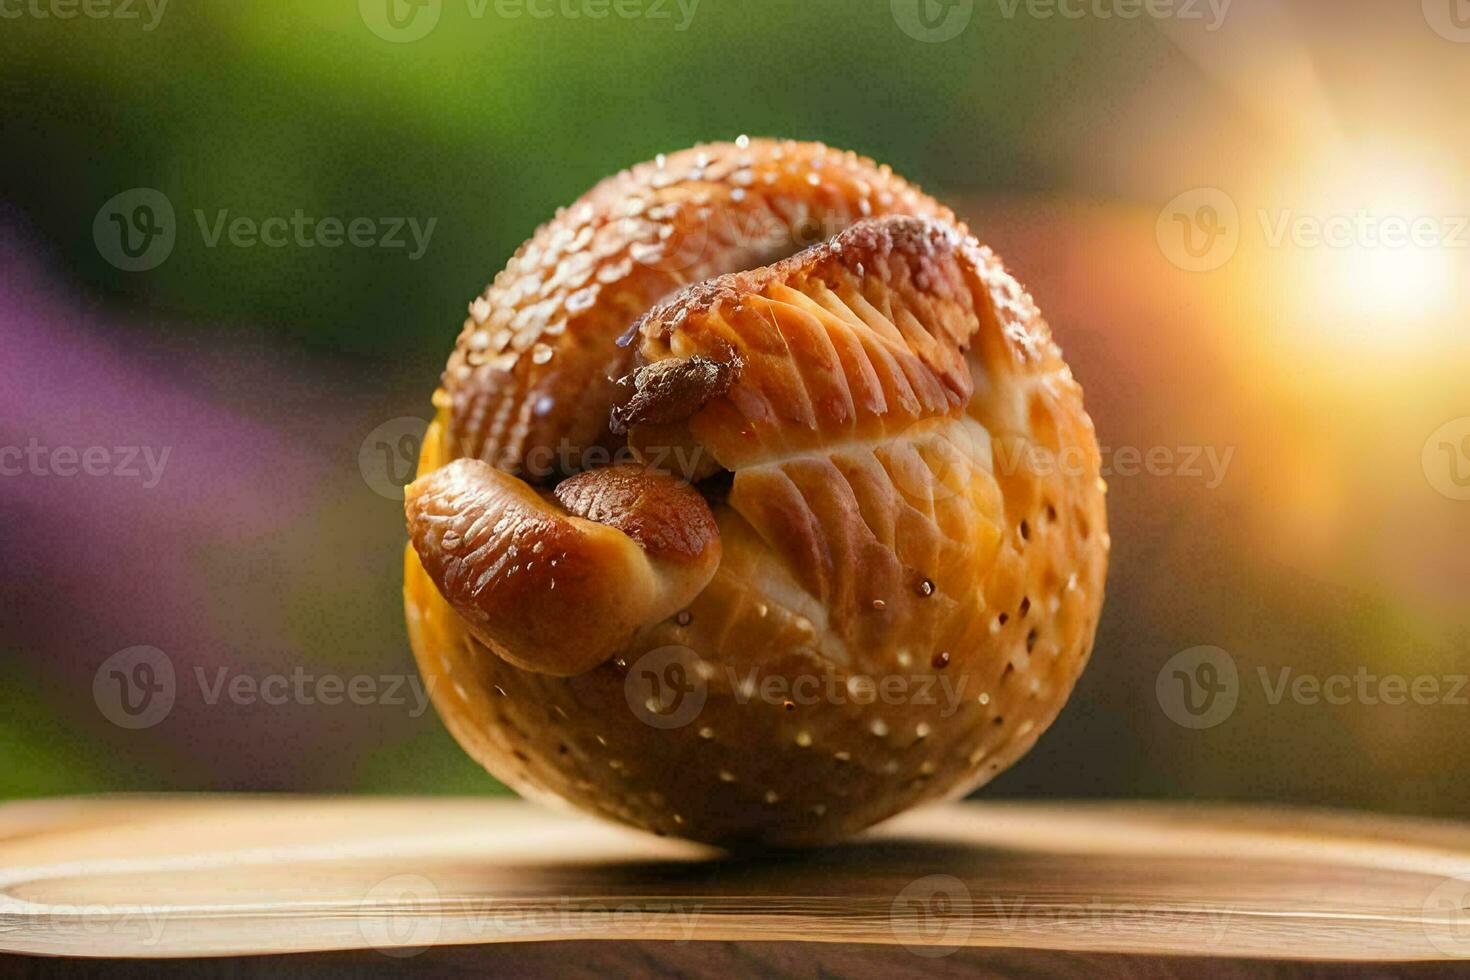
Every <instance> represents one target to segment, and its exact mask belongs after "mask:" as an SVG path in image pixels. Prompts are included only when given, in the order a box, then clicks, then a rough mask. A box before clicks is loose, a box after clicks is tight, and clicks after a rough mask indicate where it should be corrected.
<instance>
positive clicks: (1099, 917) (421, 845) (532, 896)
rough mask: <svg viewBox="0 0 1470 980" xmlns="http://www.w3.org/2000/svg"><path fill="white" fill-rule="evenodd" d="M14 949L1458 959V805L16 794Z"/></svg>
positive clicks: (191, 960)
mask: <svg viewBox="0 0 1470 980" xmlns="http://www.w3.org/2000/svg"><path fill="white" fill-rule="evenodd" d="M1461 876H1463V877H1461ZM0 953H4V954H12V956H14V957H15V958H12V959H9V960H5V961H0V970H3V968H4V967H7V966H8V967H14V968H17V969H19V970H21V971H24V972H27V973H29V974H32V975H37V976H41V975H53V974H54V973H56V972H67V973H73V972H75V971H76V970H77V969H79V968H86V967H89V968H91V969H97V968H98V967H99V966H101V965H102V964H101V963H100V962H98V961H94V962H92V963H90V964H87V963H80V962H78V961H75V960H55V959H36V958H33V957H50V956H67V957H72V956H81V957H91V958H102V959H106V960H111V961H112V962H111V963H109V964H107V966H108V967H109V969H110V970H111V971H112V972H118V971H119V970H120V969H121V970H122V972H123V973H124V974H125V975H126V974H128V973H130V972H137V973H139V974H142V973H146V974H147V975H150V976H152V975H157V974H158V973H159V972H165V971H167V972H172V971H173V970H180V971H184V970H187V971H190V972H195V971H198V970H199V969H207V968H209V967H211V966H212V967H214V968H216V969H221V968H223V966H224V964H227V963H228V964H232V965H231V966H230V969H229V973H230V975H245V974H253V973H254V972H261V973H279V972H281V971H282V970H287V971H288V972H289V971H292V970H295V971H299V972H302V973H309V974H312V975H324V976H329V975H339V974H341V975H347V974H356V973H360V972H362V971H363V970H364V969H368V970H372V968H374V967H376V968H378V969H388V968H398V967H405V966H407V967H419V968H421V969H428V970H432V971H434V972H444V971H450V972H459V971H465V972H480V971H482V970H491V971H494V972H496V973H503V974H506V975H540V974H543V973H560V974H564V975H571V976H581V975H585V976H593V975H602V974H607V973H608V972H609V971H616V972H619V973H628V972H632V973H637V972H664V973H670V974H674V975H680V976H684V975H688V976H699V975H710V976H714V975H720V976H725V975H729V974H731V973H732V972H749V971H758V972H761V973H766V974H772V975H780V976H787V975H789V976H815V975H819V974H844V975H852V974H874V973H881V974H884V975H885V976H890V977H901V976H910V975H913V976H918V975H928V976H946V975H952V974H959V973H965V974H967V975H975V974H976V973H977V972H978V973H979V974H980V975H994V976H1022V975H1025V976H1071V975H1077V976H1081V975H1094V976H1095V975H1098V974H1099V973H1102V974H1103V975H1127V976H1161V977H1162V976H1182V975H1186V974H1189V975H1194V974H1198V973H1200V972H1201V971H1204V972H1205V973H1206V974H1207V975H1210V976H1247V975H1278V976H1329V975H1330V976H1338V975H1361V976H1400V975H1414V976H1420V975H1435V976H1439V975H1443V976H1452V975H1470V828H1467V827H1465V826H1460V825H1456V824H1449V823H1443V822H1434V821H1422V820H1409V819H1391V818H1384V817H1369V816H1356V815H1344V814H1335V813H1324V812H1317V811H1299V810H1284V809H1281V810H1278V809H1248V808H1236V807H1223V806H1198V807H1193V806H1177V805H1162V804H1140V803H1131V804H1105V803H1104V804H1098V803H1090V804H1070V805H1042V804H1014V803H983V804H981V803H967V804H957V805H949V806H942V807H933V808H929V809H924V810H919V811H915V812H913V813H910V814H907V815H905V816H903V817H900V818H898V819H896V820H894V821H891V822H890V823H888V824H886V825H884V826H883V827H881V828H880V829H878V830H877V831H874V832H872V833H870V834H869V835H867V836H866V837H864V838H861V839H859V840H856V841H853V842H850V843H848V844H845V845H841V846H838V847H834V848H830V849H827V850H823V851H818V852H812V853H804V854H789V855H766V856H760V857H744V858H738V857H732V856H728V855H722V854H719V853H717V852H713V851H710V850H707V849H703V848H700V847H697V846H694V845H689V844H686V843H682V842H679V841H673V840H666V839H660V838H654V837H649V836H645V835H641V834H637V833H633V832H630V831H626V830H622V829H620V828H617V827H613V826H610V825H607V824H603V823H599V822H596V821H592V820H589V819H587V818H583V817H579V816H572V815H566V814H563V813H560V812H555V811H549V810H544V809H540V808H538V807H534V806H532V805H531V804H528V803H521V802H513V801H503V800H457V799H417V800H383V799H361V798H357V799H311V798H279V797H259V796H252V797H219V796H201V797H182V798H180V797H174V798H160V797H141V798H138V797H120V798H102V799H82V800H60V801H40V802H28V803H13V804H8V805H6V806H4V807H0ZM286 954H311V955H286ZM206 957H208V958H211V959H202V958H206ZM221 957H228V958H231V959H219V958H221ZM242 957H244V959H242ZM142 958H147V960H148V961H147V962H145V961H144V960H143V959H142ZM155 958H170V959H171V960H172V963H170V964H164V963H160V962H157V961H156V959H155ZM121 960H129V961H132V963H131V966H129V965H128V964H126V963H119V962H118V961H121Z"/></svg>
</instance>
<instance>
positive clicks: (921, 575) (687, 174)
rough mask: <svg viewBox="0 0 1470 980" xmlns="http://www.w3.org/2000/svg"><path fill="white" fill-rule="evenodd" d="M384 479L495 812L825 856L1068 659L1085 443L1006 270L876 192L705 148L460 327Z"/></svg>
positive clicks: (1097, 581) (1060, 676) (1087, 554)
mask: <svg viewBox="0 0 1470 980" xmlns="http://www.w3.org/2000/svg"><path fill="white" fill-rule="evenodd" d="M436 404H437V406H438V408H439V412H438V416H437V418H436V419H435V421H434V423H433V424H432V425H431V427H430V431H429V434H428V436H427V437H426V440H425V446H424V452H423V458H422V460H421V463H420V479H419V480H418V481H416V482H415V483H414V484H413V485H412V486H410V488H409V491H408V501H407V509H408V518H409V531H410V545H409V548H408V549H407V551H406V554H405V566H406V567H405V572H406V584H405V598H406V606H407V612H408V622H409V632H410V637H411V640H412V642H413V646H414V651H415V654H416V655H417V658H418V660H419V664H420V667H421V669H422V671H423V672H424V674H425V676H426V678H427V680H428V681H429V682H430V684H431V688H430V689H431V691H432V693H433V696H434V700H435V703H436V705H437V706H438V708H439V711H440V713H441V715H442V716H443V717H444V719H445V721H446V723H447V724H448V725H449V727H450V729H451V730H452V731H453V733H454V734H455V736H456V737H457V738H458V739H459V741H460V742H461V744H463V745H464V746H465V748H466V749H467V750H468V751H469V752H470V754H471V755H472V756H474V757H475V758H476V759H478V760H479V761H480V762H481V763H483V764H484V765H485V766H486V767H487V768H488V769H489V770H490V771H491V772H492V773H494V774H495V775H496V776H498V777H499V778H501V779H502V780H504V781H505V782H507V783H508V784H510V785H511V786H512V787H514V788H516V789H517V790H519V791H521V792H523V793H525V794H528V795H533V796H538V797H550V798H556V799H560V800H565V801H569V802H571V803H573V804H575V805H577V806H580V807H582V808H584V809H588V810H592V811H594V812H598V813H601V814H603V815H605V816H607V817H609V818H612V819H616V820H620V821H623V822H626V823H629V824H632V825H634V826H638V827H642V828H644V829H647V830H650V831H653V832H655V833H665V834H675V835H680V836H686V837H691V838H695V839H699V840H705V841H712V842H718V843H726V844H734V845H742V844H765V845H806V844H815V843H821V842H825V841H830V840H834V839H838V838H841V837H843V836H846V835H848V834H851V833H853V832H856V831H858V830H861V829H862V828H864V827H866V826H869V825H871V824H873V823H875V822H877V821H879V820H881V819H883V818H884V817H887V816H890V815H892V814H894V813H896V812H898V811H900V810H902V809H904V808H906V807H908V806H911V805H913V804H916V803H918V802H921V801H923V800H926V799H931V798H936V797H945V796H954V795H958V794H962V793H964V792H967V791H968V790H970V789H972V788H974V787H976V786H978V785H980V784H981V783H983V782H985V781H986V780H988V779H989V778H991V777H992V776H993V775H994V774H995V773H997V772H999V771H1000V770H1002V769H1004V768H1005V767H1006V766H1008V765H1010V764H1011V763H1012V762H1013V761H1014V760H1015V759H1016V758H1018V757H1019V756H1020V755H1021V754H1023V753H1024V752H1025V751H1026V750H1027V749H1028V748H1029V747H1030V746H1031V744H1032V743H1033V742H1034V741H1035V739H1036V738H1037V737H1038V736H1039V735H1040V733H1041V732H1042V731H1043V730H1044V729H1045V728H1046V726H1047V725H1048V724H1050V722H1051V721H1052V720H1053V718H1055V716H1056V714H1057V712H1058V711H1059V710H1060V709H1061V707H1062V705H1063V704H1064V703H1065V701H1066V698H1067V696H1068V694H1069V693H1070V691H1071V689H1072V686H1073V684H1074V682H1075V680H1076V678H1077V676H1078V674H1079V673H1080V672H1081V670H1082V668H1083V666H1084V665H1085V663H1086V661H1087V659H1088V656H1089V654H1090V652H1091V644H1092V639H1093V635H1094V633H1095V630H1096V627H1097V619H1098V614H1099V611H1100V608H1101V605H1102V595H1103V584H1104V578H1105V575H1106V566H1107V551H1108V535H1107V524H1106V514H1105V508H1104V492H1105V490H1104V487H1103V484H1102V481H1101V479H1100V476H1099V465H1100V464H1099V455H1098V449H1097V445H1096V440H1095V437H1094V434H1093V430H1092V424H1091V421H1090V420H1089V418H1088V416H1087V414H1086V412H1085V411H1084V409H1083V406H1082V395H1081V389H1080V387H1079V386H1078V384H1077V383H1076V381H1075V380H1074V379H1073V378H1072V375H1071V373H1070V371H1069V370H1068V368H1067V366H1066V364H1065V362H1064V361H1063V360H1062V357H1061V354H1060V352H1059V351H1058V349H1057V347H1056V345H1055V344H1054V342H1053V340H1052V337H1051V334H1050V331H1049V329H1048V327H1047V325H1046V323H1045V322H1044V321H1043V319H1042V318H1041V315H1040V313H1039V312H1038V311H1037V309H1036V306H1035V305H1034V303H1033V302H1032V300H1031V297H1030V296H1029V295H1028V294H1027V293H1026V292H1025V291H1024V290H1023V289H1022V288H1021V287H1020V286H1019V285H1018V284H1017V283H1016V282H1015V280H1014V279H1013V278H1011V277H1010V275H1008V274H1007V273H1006V271H1005V270H1004V268H1003V267H1002V266H1001V264H1000V262H999V260H998V259H997V258H996V257H995V256H994V255H993V254H992V253H991V252H990V251H989V250H988V249H986V248H984V247H983V246H981V245H980V244H979V243H978V242H977V241H976V240H975V239H974V238H973V237H971V236H970V234H969V232H968V230H967V229H966V228H965V227H964V226H963V225H962V224H960V223H959V222H958V221H957V220H956V219H955V218H954V216H953V215H952V214H951V213H950V212H949V211H948V210H946V209H945V208H944V207H943V206H942V205H940V204H938V203H936V202H935V201H933V200H932V199H930V198H928V197H927V196H925V195H924V194H922V193H921V192H920V191H918V190H917V189H915V188H914V187H912V186H911V185H909V184H907V183H906V182H904V181H903V180H902V179H901V178H899V177H896V176H895V175H894V174H893V173H892V172H891V171H889V170H888V169H887V168H883V167H878V166H876V165H875V164H873V163H872V162H871V161H868V160H865V159H862V158H859V157H857V156H855V155H853V154H850V153H841V152H838V151H834V150H831V149H828V148H826V147H822V146H819V145H816V144H803V143H792V142H775V141H766V140H744V139H742V140H741V141H739V142H737V143H734V144H720V145H713V146H705V147H696V148H694V149H692V150H688V151H684V152H682V153H678V154H674V155H671V156H669V157H661V158H659V159H658V160H657V161H653V162H651V163H648V164H644V165H641V166H639V167H635V168H633V169H632V170H630V171H627V172H625V173H623V174H620V175H619V176H617V177H614V178H611V179H609V180H607V181H604V182H603V183H602V184H600V185H598V186H597V187H596V188H594V189H593V190H592V191H590V192H589V193H588V194H587V195H586V196H585V197H584V198H583V199H582V200H581V201H579V202H578V203H577V204H575V205H573V206H572V208H570V209H568V210H566V211H563V212H561V213H560V214H559V215H558V217H557V219H556V220H555V221H553V222H552V223H550V224H549V225H547V226H545V227H543V228H542V229H541V230H540V231H539V232H537V234H536V235H535V237H533V238H532V240H531V241H530V242H528V243H527V244H526V245H525V246H523V247H522V249H521V250H520V251H519V252H518V253H517V255H516V257H515V258H514V259H512V260H511V262H510V264H509V265H508V266H507V268H506V270H505V271H504V272H503V273H501V275H500V276H498V277H497V278H496V280H495V283H494V284H493V285H492V286H491V287H490V289H489V290H487V292H486V293H485V294H484V295H483V296H481V297H480V298H479V299H477V300H476V301H475V302H474V303H473V304H472V305H471V308H470V318H469V320H468V321H467V323H466V325H465V329H464V331H463V332H462V334H461V336H460V340H459V344H458V347H457V349H456V350H455V352H454V354H453V356H452V357H451V359H450V362H449V366H448V368H447V369H446V372H445V375H444V379H443V385H442V387H441V390H440V392H439V393H438V394H437V395H436Z"/></svg>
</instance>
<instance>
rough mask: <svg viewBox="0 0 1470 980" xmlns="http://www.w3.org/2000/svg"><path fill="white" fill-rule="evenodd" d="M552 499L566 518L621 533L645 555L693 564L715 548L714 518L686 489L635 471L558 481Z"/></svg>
mask: <svg viewBox="0 0 1470 980" xmlns="http://www.w3.org/2000/svg"><path fill="white" fill-rule="evenodd" d="M556 499H557V500H559V501H561V505H562V506H563V507H565V508H566V509H567V510H568V511H569V512H570V513H573V514H575V515H577V516H578V517H585V518H586V519H587V520H589V521H596V522H597V523H599V524H605V525H607V526H608V527H610V528H614V529H615V530H618V531H621V532H622V533H624V534H626V535H627V536H628V537H630V538H632V539H633V540H634V541H636V542H638V544H640V545H641V546H642V547H643V550H644V551H646V552H648V554H650V555H652V556H654V557H657V558H668V559H672V560H680V559H682V560H686V561H687V560H693V559H698V558H700V557H701V556H703V555H705V553H706V552H707V551H708V549H710V548H711V547H714V546H717V543H718V539H719V535H720V532H719V528H717V527H716V526H715V518H714V515H713V514H711V513H710V509H709V504H707V503H705V500H704V498H703V497H701V496H700V495H699V492H698V491H696V490H695V489H694V488H693V487H691V486H689V484H687V483H685V482H683V481H682V480H679V479H676V478H675V477H673V476H670V475H668V474H665V473H658V472H653V471H649V470H647V469H645V468H644V467H641V466H631V465H629V466H609V467H606V468H604V469H599V470H588V471H587V472H585V473H579V474H578V475H576V476H574V477H571V478H569V479H566V480H563V481H562V482H561V483H560V484H558V485H557V488H556Z"/></svg>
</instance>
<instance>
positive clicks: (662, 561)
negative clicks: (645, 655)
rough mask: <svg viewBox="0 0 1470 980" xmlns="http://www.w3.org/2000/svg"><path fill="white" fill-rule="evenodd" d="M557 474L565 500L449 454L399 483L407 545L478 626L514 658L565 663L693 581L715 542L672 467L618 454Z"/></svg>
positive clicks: (593, 662) (499, 651)
mask: <svg viewBox="0 0 1470 980" xmlns="http://www.w3.org/2000/svg"><path fill="white" fill-rule="evenodd" d="M574 481H575V482H574ZM567 484H573V485H572V486H567ZM563 487H566V489H565V490H564V491H563V490H561V488H558V490H559V493H558V496H559V497H561V499H562V501H563V502H564V503H566V504H567V505H568V511H570V513H568V512H567V511H563V510H562V509H561V508H560V507H559V506H557V505H556V504H555V503H553V502H551V501H548V500H546V499H545V498H543V497H542V496H541V495H539V494H538V493H536V492H535V491H534V490H532V489H531V488H530V487H529V486H527V485H526V484H525V483H523V482H522V481H520V480H518V479H516V478H515V477H513V476H511V475H509V474H506V473H503V472H501V471H499V470H496V469H494V468H493V467H491V466H490V465H489V464H488V463H485V462H482V461H481V460H470V459H460V460H456V461H454V462H452V463H449V464H448V465H447V466H443V467H441V468H439V469H435V470H433V471H431V472H429V473H427V474H426V475H425V476H422V477H420V478H419V479H417V480H415V481H414V482H413V483H412V484H410V485H409V487H408V490H407V493H406V502H405V509H406V512H407V516H408V530H409V541H410V547H411V548H412V549H413V550H414V551H415V552H416V553H417V555H418V557H419V559H420V561H421V562H422V567H423V569H424V571H425V572H426V573H427V574H428V575H429V576H430V577H431V578H432V579H433V581H434V583H435V585H436V586H437V588H438V590H439V592H440V594H442V595H443V596H444V599H445V600H446V601H447V602H448V603H449V605H450V606H451V607H452V608H453V609H454V611H455V613H456V614H458V615H459V617H460V618H461V619H462V620H463V622H464V623H465V625H466V627H467V628H468V629H469V630H470V632H471V633H472V634H473V635H474V636H475V638H476V639H478V640H479V641H480V642H481V643H484V644H485V645H486V646H488V647H489V648H490V649H492V650H493V651H495V654H496V655H497V656H499V657H500V658H502V659H504V660H506V661H507V662H509V663H512V664H515V665H517V666H519V667H521V668H523V669H526V670H532V671H537V672H540V673H546V674H552V675H559V676H570V675H573V674H580V673H583V672H585V671H587V670H590V669H592V668H593V667H596V666H597V665H598V664H600V663H603V662H604V661H606V660H607V659H608V658H610V657H612V656H613V655H614V654H616V653H617V652H618V651H620V650H622V649H623V648H624V647H625V646H627V645H628V644H629V643H631V642H633V641H634V640H635V639H636V637H637V636H638V635H639V634H640V633H642V632H644V631H645V630H646V628H647V627H648V626H649V625H651V624H654V623H657V622H658V621H659V620H661V619H663V618H664V617H666V616H668V615H670V614H671V613H672V612H673V611H675V610H677V609H678V608H680V607H682V606H683V605H685V604H686V603H688V602H689V601H690V600H691V599H692V598H693V597H694V596H695V595H697V594H698V593H699V591H700V590H701V589H702V588H704V586H705V584H706V583H708V581H709V579H710V577H711V576H712V575H713V574H714V570H715V568H717V567H718V565H719V560H720V542H719V536H718V532H717V531H716V529H715V526H714V519H713V517H712V516H710V513H709V507H708V505H706V504H705V502H704V500H703V498H701V497H700V496H699V495H698V494H697V493H695V492H694V491H693V490H691V489H689V488H688V487H687V486H682V485H680V484H679V483H678V482H677V481H675V480H674V479H673V478H671V477H668V476H663V475H659V474H650V473H647V472H645V471H643V470H641V469H638V468H634V467H618V468H613V469H606V470H600V471H597V472H596V473H588V474H584V476H583V477H580V478H573V480H568V481H566V483H564V484H563Z"/></svg>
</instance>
